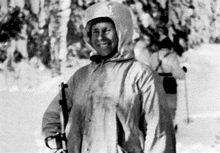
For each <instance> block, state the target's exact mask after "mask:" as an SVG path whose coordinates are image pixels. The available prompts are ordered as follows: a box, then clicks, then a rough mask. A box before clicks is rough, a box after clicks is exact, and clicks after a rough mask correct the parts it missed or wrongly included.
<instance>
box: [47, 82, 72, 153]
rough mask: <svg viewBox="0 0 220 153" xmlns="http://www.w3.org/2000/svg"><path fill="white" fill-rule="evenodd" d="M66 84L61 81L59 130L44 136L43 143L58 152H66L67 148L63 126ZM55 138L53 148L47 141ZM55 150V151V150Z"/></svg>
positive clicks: (65, 116) (64, 123) (65, 117)
mask: <svg viewBox="0 0 220 153" xmlns="http://www.w3.org/2000/svg"><path fill="white" fill-rule="evenodd" d="M67 87H68V85H67V84H64V83H63V82H62V83H61V92H60V93H61V99H60V100H59V104H60V109H61V111H60V123H61V130H60V132H59V133H57V134H55V135H52V136H49V137H46V138H45V144H46V146H47V147H48V148H50V149H56V150H57V151H59V153H68V150H67V138H66V133H65V127H66V124H67V121H68V109H67V102H66V94H65V88H67ZM53 139H55V141H56V145H57V147H56V148H53V147H51V146H50V145H49V141H50V140H53ZM57 151H55V152H57Z"/></svg>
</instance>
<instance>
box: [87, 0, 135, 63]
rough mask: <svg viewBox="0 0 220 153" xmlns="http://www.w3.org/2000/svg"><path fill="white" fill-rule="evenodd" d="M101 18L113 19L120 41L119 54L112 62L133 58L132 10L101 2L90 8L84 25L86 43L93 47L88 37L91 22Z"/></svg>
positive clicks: (120, 5) (116, 3)
mask: <svg viewBox="0 0 220 153" xmlns="http://www.w3.org/2000/svg"><path fill="white" fill-rule="evenodd" d="M94 10H95V11H94ZM100 17H108V18H110V19H112V20H113V22H114V24H115V27H116V31H117V35H118V39H119V42H118V53H117V55H116V56H114V57H113V58H112V59H111V61H115V60H117V61H118V60H126V59H130V58H133V56H134V55H133V45H132V37H133V22H132V16H131V10H130V9H129V8H128V7H127V6H125V5H123V4H121V3H118V2H101V3H97V4H94V5H92V6H90V7H89V8H88V9H87V10H86V11H85V14H84V21H83V25H84V27H85V30H86V34H85V41H86V42H87V43H88V44H89V45H90V46H91V47H92V45H91V40H90V38H89V37H88V32H89V30H90V26H91V22H89V21H91V20H93V19H96V18H100ZM92 48H93V47H92ZM94 54H97V53H94Z"/></svg>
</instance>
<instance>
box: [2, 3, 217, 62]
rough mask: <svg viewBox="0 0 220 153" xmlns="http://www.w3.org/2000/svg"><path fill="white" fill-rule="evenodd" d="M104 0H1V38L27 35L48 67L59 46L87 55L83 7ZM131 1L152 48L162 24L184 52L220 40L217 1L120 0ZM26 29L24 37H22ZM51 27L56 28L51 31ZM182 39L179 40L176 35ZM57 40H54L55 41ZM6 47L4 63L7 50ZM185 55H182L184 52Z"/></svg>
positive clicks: (29, 44)
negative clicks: (53, 52)
mask: <svg viewBox="0 0 220 153" xmlns="http://www.w3.org/2000/svg"><path fill="white" fill-rule="evenodd" d="M98 1H101V0H23V1H20V0H7V1H6V0H1V1H0V6H1V16H0V42H1V44H3V43H5V42H8V41H10V40H11V39H27V52H28V58H29V59H31V58H32V57H36V56H37V57H39V58H40V59H41V61H42V63H44V64H45V65H46V66H48V65H49V63H50V61H51V50H53V49H54V48H55V47H54V46H57V49H58V50H59V52H60V53H59V54H60V57H61V58H64V59H65V58H66V55H70V56H71V55H73V56H77V57H79V58H88V54H89V52H90V50H89V48H88V47H87V46H86V45H85V43H84V41H83V26H82V19H83V11H84V10H85V9H86V8H87V7H88V6H90V5H92V4H94V3H95V2H98ZM118 2H121V3H124V4H126V5H128V6H129V7H130V8H131V9H132V11H133V13H134V16H135V18H136V26H135V30H136V32H137V36H136V37H137V38H138V37H141V36H143V35H144V36H147V37H148V38H150V39H148V40H149V43H148V44H149V45H148V46H146V47H147V48H148V49H149V50H150V51H154V50H155V46H157V43H158V41H159V37H158V28H161V27H166V28H168V29H169V37H170V38H171V39H172V40H173V41H176V42H175V43H180V41H179V40H182V43H180V45H181V46H182V47H183V48H184V51H186V50H188V49H189V48H194V47H196V46H199V45H201V44H203V43H219V42H220V28H219V27H218V25H220V9H219V8H220V1H218V0H178V1H176V0H138V1H137V0H118ZM24 27H25V35H26V36H25V37H22V36H21V33H22V30H23V29H24ZM51 29H52V30H51ZM174 38H177V39H174ZM51 40H53V41H51ZM2 46H3V45H1V52H0V55H1V61H3V60H4V58H5V55H4V54H5V52H4V51H3V49H2ZM180 54H181V53H180Z"/></svg>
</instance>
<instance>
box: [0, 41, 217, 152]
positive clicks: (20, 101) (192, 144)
mask: <svg viewBox="0 0 220 153" xmlns="http://www.w3.org/2000/svg"><path fill="white" fill-rule="evenodd" d="M219 49H220V46H219V45H203V46H202V47H201V48H197V49H194V50H189V51H188V52H186V53H185V54H184V57H185V58H186V59H187V61H186V63H184V65H186V67H187V69H188V72H187V79H186V81H178V114H179V115H178V118H177V119H178V120H177V123H178V132H177V134H176V139H177V153H217V152H220V111H219V110H220V109H219V105H220V103H219V99H220V94H219V93H220V77H219V76H220V54H219ZM75 60H76V59H75ZM87 63H88V61H87V60H76V62H75V63H74V65H73V66H72V67H70V68H64V69H63V74H62V75H61V76H59V77H54V78H51V75H50V72H49V71H48V70H47V69H42V70H39V69H36V68H33V67H31V68H30V67H29V68H27V67H23V69H21V71H23V72H21V77H20V79H18V80H15V79H14V78H13V75H12V74H9V75H5V73H3V71H0V112H1V113H0V152H5V153H47V152H51V151H49V150H48V149H46V148H45V145H44V141H43V139H42V137H41V133H40V129H41V120H42V115H43V112H44V111H45V109H46V107H47V106H48V104H49V103H50V101H51V100H52V98H53V97H54V96H55V94H56V93H57V91H58V90H59V85H60V83H61V82H65V81H67V80H68V78H69V77H70V76H71V75H72V74H73V73H74V72H75V71H76V70H77V69H78V68H79V67H81V66H83V65H85V64H87ZM185 87H186V88H185ZM186 102H187V103H188V110H189V116H187V111H186V110H187V109H186ZM187 117H189V118H190V121H191V122H189V123H187V122H186V119H187Z"/></svg>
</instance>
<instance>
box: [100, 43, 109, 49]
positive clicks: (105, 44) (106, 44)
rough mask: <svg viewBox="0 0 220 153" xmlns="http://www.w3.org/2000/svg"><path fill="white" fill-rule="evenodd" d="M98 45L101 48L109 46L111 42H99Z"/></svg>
mask: <svg viewBox="0 0 220 153" xmlns="http://www.w3.org/2000/svg"><path fill="white" fill-rule="evenodd" d="M98 46H99V47H100V48H107V47H108V46H109V43H99V44H98Z"/></svg>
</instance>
